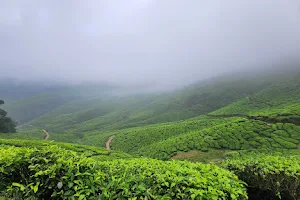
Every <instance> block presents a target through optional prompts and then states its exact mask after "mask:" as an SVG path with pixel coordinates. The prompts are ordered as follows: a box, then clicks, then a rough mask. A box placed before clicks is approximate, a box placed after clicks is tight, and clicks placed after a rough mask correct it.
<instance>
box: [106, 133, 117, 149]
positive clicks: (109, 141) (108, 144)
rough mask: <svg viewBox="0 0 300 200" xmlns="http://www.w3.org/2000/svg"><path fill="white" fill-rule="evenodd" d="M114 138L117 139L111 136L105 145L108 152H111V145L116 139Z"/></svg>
mask: <svg viewBox="0 0 300 200" xmlns="http://www.w3.org/2000/svg"><path fill="white" fill-rule="evenodd" d="M114 137H115V136H110V137H109V138H108V140H107V141H106V142H105V145H106V149H107V150H110V143H111V141H112V140H113V139H114Z"/></svg>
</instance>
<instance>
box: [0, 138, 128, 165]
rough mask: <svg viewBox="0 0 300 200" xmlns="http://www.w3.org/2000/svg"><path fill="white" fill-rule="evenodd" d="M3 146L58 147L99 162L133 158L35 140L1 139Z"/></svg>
mask: <svg viewBox="0 0 300 200" xmlns="http://www.w3.org/2000/svg"><path fill="white" fill-rule="evenodd" d="M1 145H4V146H13V147H26V148H36V149H46V148H48V147H49V148H51V147H52V146H58V147H59V148H61V149H64V150H70V151H73V152H76V153H77V154H80V155H81V154H84V155H85V156H86V157H91V158H94V159H97V160H112V159H119V158H124V159H125V158H132V156H130V155H128V154H126V153H123V152H118V151H108V150H106V149H104V148H98V147H94V146H86V145H79V144H71V143H63V142H52V141H51V142H48V141H34V140H15V139H12V140H7V139H0V148H1Z"/></svg>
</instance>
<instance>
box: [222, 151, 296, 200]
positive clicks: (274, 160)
mask: <svg viewBox="0 0 300 200" xmlns="http://www.w3.org/2000/svg"><path fill="white" fill-rule="evenodd" d="M222 166H223V167H224V168H226V169H229V170H230V171H232V172H234V173H235V174H236V175H237V176H238V177H239V178H240V179H241V180H243V181H245V182H246V183H247V185H248V188H252V189H254V190H256V192H257V193H259V191H266V192H267V193H270V194H272V195H273V196H276V195H277V196H278V197H281V198H282V199H298V198H299V197H300V156H299V153H298V155H297V156H270V155H266V154H257V153H256V154H255V153H251V154H244V155H241V154H239V156H237V155H235V156H233V159H230V160H226V161H224V162H223V163H222Z"/></svg>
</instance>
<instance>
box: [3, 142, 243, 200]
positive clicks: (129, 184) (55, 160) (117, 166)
mask: <svg viewBox="0 0 300 200" xmlns="http://www.w3.org/2000/svg"><path fill="white" fill-rule="evenodd" d="M0 179H1V183H0V191H1V192H2V194H3V195H7V196H9V197H13V198H17V199H21V198H22V199H23V198H36V199H44V198H49V197H50V196H51V198H52V199H69V198H71V199H75V198H76V199H246V198H247V196H246V190H245V188H244V184H243V182H241V181H239V180H238V178H237V177H236V176H235V175H233V174H232V173H231V172H229V171H226V170H224V169H221V168H219V167H217V166H214V165H205V164H200V163H198V164H193V163H189V162H175V161H169V162H163V161H157V160H151V159H133V160H114V161H96V160H94V159H92V158H86V157H85V156H80V155H78V154H77V153H76V152H73V151H70V150H65V149H62V148H60V147H58V146H56V145H53V146H49V147H47V148H39V149H36V148H27V147H8V146H2V148H1V150H0Z"/></svg>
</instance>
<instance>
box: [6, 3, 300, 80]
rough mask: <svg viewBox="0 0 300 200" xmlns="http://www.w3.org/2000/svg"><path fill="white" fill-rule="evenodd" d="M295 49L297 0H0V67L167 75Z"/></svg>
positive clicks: (36, 73) (82, 75) (283, 56)
mask: <svg viewBox="0 0 300 200" xmlns="http://www.w3.org/2000/svg"><path fill="white" fill-rule="evenodd" d="M297 57H300V2H299V0H1V1H0V77H3V76H6V77H8V76H13V77H16V78H20V79H41V78H47V79H52V80H53V79H54V80H56V79H57V80H67V81H70V82H77V81H87V80H92V81H109V82H114V83H123V82H125V83H141V82H144V83H145V82H146V83H153V84H154V83H160V82H161V83H164V84H170V85H176V84H182V83H185V84H186V83H191V82H193V81H195V80H199V79H203V78H205V77H210V76H212V75H216V74H219V73H223V72H229V71H232V70H236V69H243V68H256V67H262V66H269V65H270V64H274V63H277V62H281V61H282V60H288V59H294V58H297Z"/></svg>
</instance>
